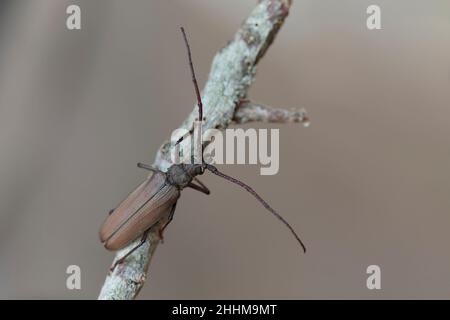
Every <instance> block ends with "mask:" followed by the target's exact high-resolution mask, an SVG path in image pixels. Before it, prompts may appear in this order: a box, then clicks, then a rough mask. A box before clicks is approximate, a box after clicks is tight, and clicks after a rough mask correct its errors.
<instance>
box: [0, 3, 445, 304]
mask: <svg viewBox="0 0 450 320" xmlns="http://www.w3.org/2000/svg"><path fill="white" fill-rule="evenodd" d="M69 4H77V5H79V6H80V7H81V10H82V12H81V19H82V29H81V30H79V31H69V30H67V29H66V24H65V23H66V18H67V15H66V7H67V6H68V5H69ZM370 4H378V5H379V6H380V7H381V9H382V28H383V29H382V30H378V31H369V30H368V29H367V28H366V18H367V14H366V8H367V7H368V6H369V5H370ZM254 5H255V1H239V0H233V1H219V0H217V1H205V0H190V1H183V0H172V1H156V0H155V1H144V0H141V1H138V0H133V1H125V0H123V1H118V0H116V1H113V0H97V1H75V0H73V1H61V0H28V1H24V0H14V1H12V0H9V1H7V0H2V2H1V4H0V298H30V299H32V298H44V299H46V298H64V299H79V298H88V299H94V298H96V297H97V295H98V292H99V290H100V288H101V285H102V283H103V280H104V278H105V275H106V272H107V270H108V267H109V265H110V262H111V260H112V258H113V254H112V253H111V252H108V251H106V250H105V249H104V248H103V247H102V245H101V244H100V242H99V240H98V228H99V226H100V225H101V223H102V222H103V220H104V219H105V217H106V215H107V213H108V211H109V209H111V208H113V207H114V206H115V205H116V204H117V203H118V202H119V201H120V200H121V199H122V198H123V197H124V196H125V195H126V194H127V193H128V192H129V191H130V190H131V189H132V188H133V187H135V186H136V185H137V184H138V183H139V182H140V181H141V180H142V179H144V178H145V177H146V175H147V173H146V172H145V171H142V170H139V169H137V168H136V166H135V164H136V162H138V161H143V162H149V163H151V162H152V161H153V158H154V155H155V151H156V150H157V149H158V147H159V145H160V144H161V142H162V141H163V140H164V139H165V138H167V137H168V135H169V134H170V132H171V131H172V130H173V129H175V128H176V127H177V126H178V125H179V124H180V123H181V122H182V120H183V119H184V118H185V116H186V115H187V114H188V113H189V112H190V111H191V110H192V108H193V105H194V102H195V100H194V91H193V88H192V84H191V81H190V75H189V70H188V66H187V64H186V55H185V49H184V47H183V42H182V40H181V36H180V32H179V29H178V27H179V26H180V25H183V26H185V27H186V28H187V30H188V32H189V34H190V39H191V46H192V49H193V54H194V59H195V65H196V68H197V73H198V78H199V81H200V83H201V84H202V85H203V84H204V82H205V81H206V78H207V75H208V72H209V67H210V62H211V59H212V57H213V56H214V54H215V52H216V51H217V50H218V49H219V48H221V47H222V46H223V45H224V44H225V43H226V41H227V40H229V39H231V37H232V36H233V34H234V32H235V31H236V30H237V28H238V27H239V25H240V23H241V22H242V20H243V19H244V18H245V17H246V16H247V14H248V13H249V12H250V11H251V9H252V8H253V7H254ZM257 72H258V74H257V77H256V81H255V83H254V85H253V87H252V89H251V91H250V98H252V99H253V100H256V101H260V102H264V103H266V104H268V105H273V106H279V107H286V108H290V107H305V108H306V109H307V111H308V113H309V116H310V118H311V127H310V128H307V129H305V128H303V127H302V126H301V125H295V124H294V125H261V124H258V125H254V124H252V126H257V127H264V128H272V127H273V128H278V127H279V128H280V140H281V145H280V171H279V174H278V175H275V176H261V175H259V167H258V166H242V165H239V166H238V165H228V166H223V167H222V169H223V171H225V172H227V173H229V174H231V175H233V176H238V177H240V178H241V179H242V180H244V181H246V182H248V183H249V184H250V185H253V186H255V187H256V189H257V190H258V191H259V192H260V194H261V195H263V196H264V197H265V198H266V199H268V200H269V202H270V203H271V204H272V205H273V206H274V207H275V208H276V209H278V210H279V212H281V213H282V214H283V215H284V216H285V217H286V218H287V219H288V220H289V221H290V222H291V223H292V225H293V226H294V227H295V228H296V229H297V230H298V232H299V233H300V234H301V236H302V237H303V239H304V240H305V241H306V244H307V246H308V249H309V251H308V252H307V254H306V255H303V254H300V251H299V247H298V245H297V243H296V242H295V241H294V240H293V238H292V236H291V235H290V234H289V233H288V232H287V231H286V230H285V228H284V227H283V226H282V225H281V224H280V223H279V222H278V221H277V220H276V219H274V218H273V217H271V216H270V215H268V214H267V212H265V210H264V209H263V208H262V207H261V206H260V205H259V204H258V203H257V202H255V200H254V199H253V198H252V197H251V196H249V195H248V194H247V193H244V192H242V191H241V190H239V189H238V188H236V187H235V186H233V185H231V184H229V183H227V182H226V181H223V180H221V179H218V178H217V177H215V176H212V175H205V176H204V177H203V180H204V182H205V183H206V184H207V185H208V186H209V187H210V189H211V190H212V194H211V195H210V196H209V197H207V196H204V195H202V194H199V193H196V192H194V191H189V190H186V191H185V192H183V195H182V198H181V199H180V201H179V202H178V207H177V212H176V215H175V219H174V221H173V222H172V224H171V225H170V227H169V228H168V229H167V232H166V241H165V243H164V244H163V245H161V246H160V247H159V248H158V249H157V252H156V255H155V257H154V260H153V262H152V264H151V267H150V273H149V279H148V282H147V284H146V286H145V288H144V289H143V291H142V292H141V294H140V298H142V299H160V298H169V299H170V298H174V299H177V298H184V299H197V298H210V299H215V298H236V299H239V298H288V299H300V298H326V299H327V298H343V299H345V298H363V299H366V298H367V299H378V298H450V250H449V249H448V246H449V244H450V232H449V229H450V196H449V194H450V143H449V142H450V141H449V137H450V108H449V107H450V90H449V86H450V2H449V1H448V0H431V1H419V0H417V1H413V0H396V1H387V0H376V1H373V0H370V1H366V0H352V1H351V0H347V1H332V0H302V1H300V0H298V1H294V4H293V6H292V10H291V13H290V15H289V17H288V19H287V21H286V23H285V25H284V26H283V28H282V29H281V32H280V33H279V36H278V37H277V39H276V41H275V43H274V45H273V46H272V47H271V48H270V50H269V52H268V54H267V55H266V57H265V58H264V59H263V60H262V61H261V62H260V64H259V66H258V71H257ZM248 126H249V125H247V127H248ZM72 264H76V265H79V266H80V267H81V272H82V280H81V286H82V289H81V290H73V291H70V290H68V289H67V288H66V277H67V274H66V268H67V266H68V265H72ZM372 264H376V265H379V266H380V267H381V272H382V278H381V279H382V280H381V286H382V289H381V290H372V291H371V290H368V289H367V288H366V278H367V276H368V275H367V274H366V268H367V266H369V265H372Z"/></svg>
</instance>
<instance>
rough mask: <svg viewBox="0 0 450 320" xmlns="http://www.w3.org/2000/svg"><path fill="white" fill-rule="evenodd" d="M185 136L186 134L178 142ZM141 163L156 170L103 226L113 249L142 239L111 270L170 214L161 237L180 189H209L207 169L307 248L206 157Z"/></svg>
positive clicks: (102, 234)
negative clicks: (164, 164) (166, 164)
mask: <svg viewBox="0 0 450 320" xmlns="http://www.w3.org/2000/svg"><path fill="white" fill-rule="evenodd" d="M181 32H182V35H183V39H184V42H185V45H186V49H187V53H188V62H189V66H190V70H191V75H192V81H193V83H194V88H195V92H196V96H197V105H198V112H199V117H198V119H203V104H202V100H201V95H200V90H199V89H198V84H197V79H196V76H195V71H194V66H193V63H192V57H191V49H190V46H189V42H188V39H187V36H186V32H185V31H184V28H181ZM182 140H183V137H182V138H180V139H179V140H178V141H177V142H176V144H178V143H180V142H181V141H182ZM202 156H203V152H202ZM138 167H139V168H143V169H146V170H149V171H152V173H153V174H151V175H150V176H149V177H148V178H147V179H146V180H145V181H144V182H142V183H141V184H140V185H139V186H138V187H137V188H136V189H135V190H134V191H132V192H131V193H130V194H129V195H128V196H127V197H126V198H125V200H123V201H122V202H121V203H120V204H119V205H118V206H117V207H116V208H115V209H113V210H111V211H110V214H109V216H108V217H107V218H106V220H105V222H104V223H103V225H102V226H101V228H100V232H99V233H100V240H101V242H102V243H103V245H104V246H105V248H106V249H108V250H113V251H116V250H120V249H122V248H124V247H126V246H127V245H129V244H130V243H131V242H133V241H134V240H136V239H137V238H138V237H139V236H141V241H140V242H139V243H138V244H137V245H136V246H135V247H133V248H132V249H131V250H130V251H128V252H127V253H126V254H125V255H124V256H123V257H122V258H120V259H118V260H117V261H116V263H115V264H114V265H113V266H112V270H113V269H114V268H115V267H116V266H117V265H118V264H120V263H122V262H123V261H124V260H125V259H126V258H127V257H128V256H129V255H130V254H131V253H132V252H134V251H135V250H136V249H138V248H139V247H140V246H141V245H142V244H144V243H145V241H146V239H147V236H148V233H149V231H150V229H151V228H152V227H153V226H155V225H156V224H157V223H159V222H160V221H161V219H163V218H167V222H166V223H165V224H164V225H163V226H162V227H160V229H159V236H160V238H161V239H162V233H163V231H164V229H165V228H166V227H167V225H168V224H169V223H170V222H171V221H172V219H173V215H174V212H175V208H176V205H177V201H178V199H179V197H180V194H181V190H183V189H184V188H192V189H195V190H197V191H200V192H202V193H204V194H209V193H210V191H209V189H208V188H207V187H206V186H205V185H204V184H203V183H202V182H201V181H200V180H199V179H198V178H197V176H199V175H202V174H203V173H204V172H205V171H206V170H208V171H210V172H211V173H213V174H215V175H217V176H219V177H221V178H224V179H226V180H228V181H230V182H233V183H235V184H237V185H239V186H240V187H242V188H244V189H245V190H246V191H248V192H249V193H251V194H252V195H253V196H254V197H255V198H256V199H257V200H258V201H259V202H260V203H261V204H262V205H263V206H264V207H265V208H266V209H267V210H268V211H270V212H271V213H272V214H273V215H274V216H275V217H277V218H278V219H279V220H280V221H281V222H282V223H284V224H285V225H286V227H288V228H289V230H290V231H291V233H292V234H293V235H294V237H295V238H296V240H297V241H298V242H299V244H300V245H301V247H302V249H303V251H304V252H306V247H305V245H304V244H303V242H302V240H301V239H300V237H299V236H298V235H297V233H296V232H295V230H294V229H293V228H292V226H291V225H290V224H289V223H288V222H287V221H286V220H285V219H284V218H283V217H282V216H281V215H280V214H278V213H277V212H276V211H275V210H274V209H273V208H272V207H271V206H269V204H268V203H267V202H266V201H264V200H263V199H262V198H261V197H260V196H259V195H258V194H257V193H256V192H255V191H254V190H253V188H251V187H250V186H248V185H247V184H245V183H244V182H242V181H240V180H238V179H235V178H233V177H231V176H228V175H226V174H224V173H222V172H220V171H219V170H218V169H217V168H216V167H215V166H213V165H211V164H208V163H205V161H204V160H203V158H202V162H201V163H200V164H195V163H194V161H192V162H191V163H182V164H173V165H172V166H171V167H170V168H169V169H168V171H167V172H162V171H160V170H159V169H157V168H154V167H152V166H150V165H146V164H142V163H138Z"/></svg>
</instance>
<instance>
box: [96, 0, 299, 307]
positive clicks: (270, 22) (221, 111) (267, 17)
mask: <svg viewBox="0 0 450 320" xmlns="http://www.w3.org/2000/svg"><path fill="white" fill-rule="evenodd" d="M290 5H291V0H261V1H259V3H258V4H257V5H256V7H255V8H254V9H253V11H252V12H251V13H250V15H249V16H248V17H247V19H246V20H245V21H244V22H243V24H242V26H241V28H240V29H239V30H238V32H237V33H236V35H235V37H234V39H233V40H232V41H231V42H229V43H228V44H227V45H226V46H225V47H224V48H223V49H222V50H220V51H219V52H218V53H217V54H216V56H215V57H214V60H213V62H212V66H211V71H210V74H209V78H208V81H207V83H206V86H205V88H204V90H203V95H202V97H203V103H204V110H203V111H204V117H205V122H204V125H203V129H204V130H206V129H210V128H217V129H225V128H227V127H228V125H229V124H230V123H231V122H232V121H233V119H236V118H235V109H236V106H238V105H240V104H241V103H240V101H242V100H245V98H246V96H247V91H248V88H249V87H250V85H251V83H252V81H253V79H254V77H255V68H256V64H257V63H258V61H259V60H260V59H261V58H262V57H263V56H264V54H265V52H266V51H267V49H268V48H269V46H270V45H271V44H272V42H273V40H274V38H275V36H276V34H277V32H278V30H279V29H280V27H281V26H282V24H283V22H284V19H285V18H286V17H287V15H288V13H289V8H290ZM196 116H197V109H196V108H194V110H193V111H192V112H191V114H190V115H189V116H188V118H187V119H186V120H185V121H184V122H183V124H182V126H181V127H182V128H185V129H187V130H190V129H191V128H192V125H193V121H194V120H195V118H196ZM170 148H171V143H170V142H169V141H166V142H165V143H164V144H163V145H162V146H161V148H160V149H159V150H158V153H157V155H156V159H155V162H154V166H155V167H157V168H159V169H160V170H162V171H166V170H167V169H168V168H169V167H170V166H171V165H172V163H171V161H170ZM164 223H165V221H160V223H159V225H157V226H155V227H154V228H153V230H152V231H150V234H149V237H148V240H147V242H146V243H145V244H144V245H143V246H141V247H140V248H139V249H138V250H136V251H135V252H134V253H133V254H131V255H130V256H129V257H128V258H127V259H126V260H125V262H124V263H122V264H120V265H118V266H117V267H116V268H115V269H114V271H113V272H112V273H110V274H108V275H107V277H106V280H105V283H104V285H103V288H102V290H101V292H100V295H99V299H134V298H135V297H136V296H137V294H138V293H139V291H140V289H141V288H142V286H143V285H144V283H145V280H146V274H147V269H148V266H149V263H150V259H151V257H152V256H153V253H154V252H155V249H156V247H157V245H158V244H159V241H160V239H159V237H158V233H157V230H158V228H159V227H160V225H163V224H164ZM138 241H139V240H138ZM135 245H136V243H132V244H130V246H128V247H127V248H124V249H122V250H121V251H119V252H118V253H117V255H116V258H115V260H114V261H113V264H114V262H115V261H116V260H117V259H119V258H120V257H121V256H123V255H124V254H125V253H126V252H128V251H129V250H130V248H132V247H133V246H135Z"/></svg>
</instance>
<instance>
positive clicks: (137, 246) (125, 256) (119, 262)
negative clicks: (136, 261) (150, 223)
mask: <svg viewBox="0 0 450 320" xmlns="http://www.w3.org/2000/svg"><path fill="white" fill-rule="evenodd" d="M149 231H150V228H148V229H147V230H145V232H144V234H143V235H142V238H141V241H140V242H139V243H138V244H137V245H136V246H135V247H134V248H133V249H131V250H130V251H128V252H127V254H126V255H124V256H123V257H122V258H120V259H119V260H117V261H116V262H115V263H114V265H113V266H112V267H111V268H110V269H109V271H110V272H113V271H114V269H115V268H116V267H117V265H119V264H121V263H123V262H124V261H125V259H126V258H127V257H128V256H129V255H130V254H132V253H133V252H134V251H136V250H137V249H138V248H139V247H140V246H142V245H143V244H144V243H145V241H146V240H147V237H148V233H149Z"/></svg>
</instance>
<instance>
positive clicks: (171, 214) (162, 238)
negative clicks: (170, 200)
mask: <svg viewBox="0 0 450 320" xmlns="http://www.w3.org/2000/svg"><path fill="white" fill-rule="evenodd" d="M176 206H177V203H176V202H175V204H174V205H173V206H172V209H170V213H169V218H168V219H167V222H166V223H165V224H164V225H163V226H162V228H161V229H159V230H158V235H159V238H160V239H161V243H164V237H163V231H164V229H166V227H167V226H168V225H169V223H170V222H172V219H173V215H174V214H175V208H176Z"/></svg>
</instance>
